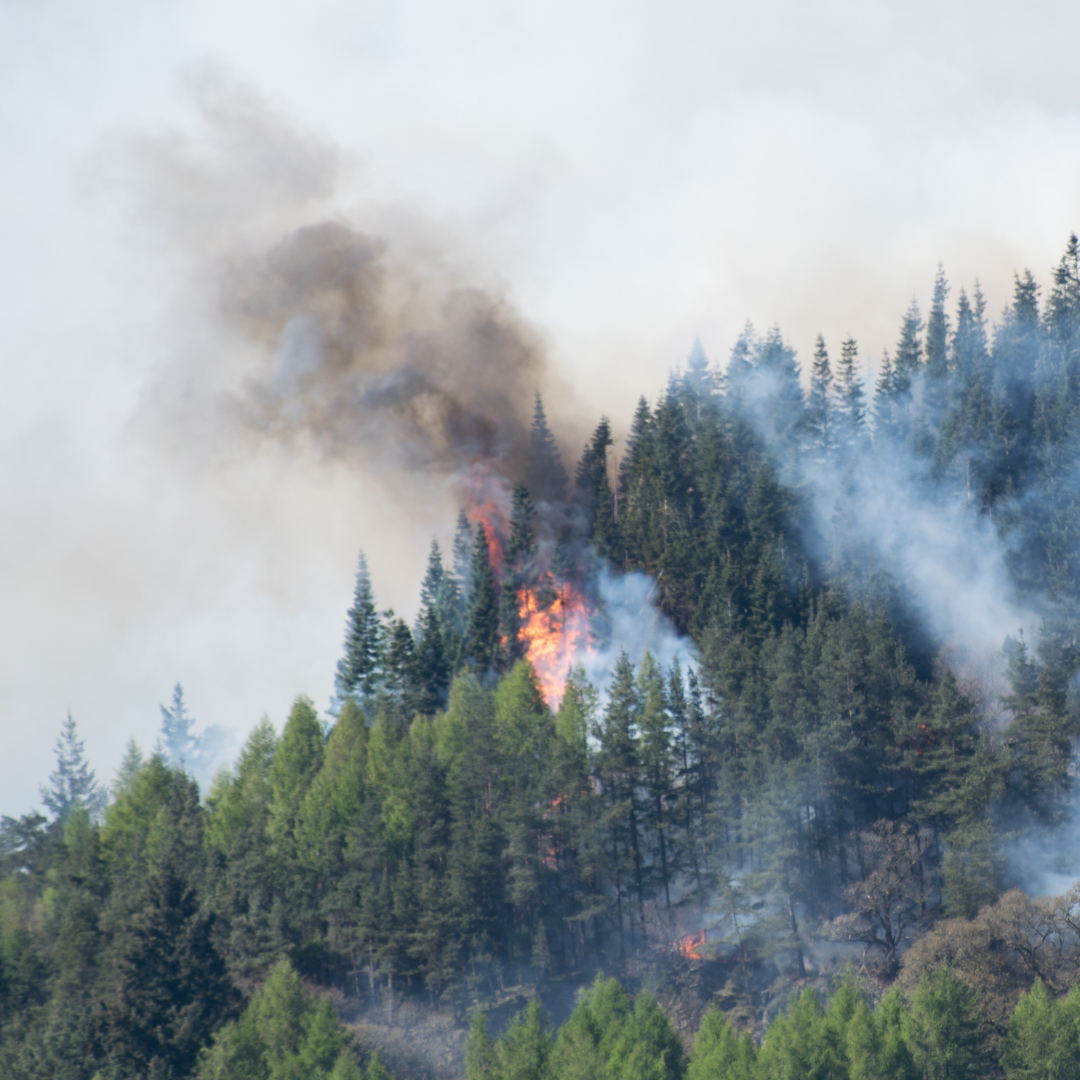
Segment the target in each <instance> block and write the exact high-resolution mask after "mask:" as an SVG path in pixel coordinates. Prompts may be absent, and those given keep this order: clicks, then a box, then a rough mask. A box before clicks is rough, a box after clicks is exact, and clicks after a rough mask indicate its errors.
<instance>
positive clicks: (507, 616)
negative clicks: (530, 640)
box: [499, 484, 536, 671]
mask: <svg viewBox="0 0 1080 1080" xmlns="http://www.w3.org/2000/svg"><path fill="white" fill-rule="evenodd" d="M535 516H536V512H535V511H534V510H533V505H532V500H531V499H530V498H529V489H528V488H527V487H525V485H524V484H515V485H514V491H513V495H512V507H511V511H510V539H509V540H508V542H507V545H506V563H505V566H504V567H503V580H502V588H501V591H500V597H499V641H500V645H501V649H500V667H501V668H502V670H503V671H509V670H510V669H511V668H512V667H513V666H514V664H515V663H516V662H517V661H518V660H520V659H521V658H522V656H523V655H524V652H523V645H522V642H521V640H520V633H521V619H520V616H519V615H518V608H519V606H520V599H519V597H518V591H519V590H520V589H521V588H522V586H524V585H526V584H529V583H530V582H531V580H532V578H533V558H534V556H535V554H536V541H535V539H534V536H533V519H534V518H535Z"/></svg>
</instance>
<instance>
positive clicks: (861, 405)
mask: <svg viewBox="0 0 1080 1080" xmlns="http://www.w3.org/2000/svg"><path fill="white" fill-rule="evenodd" d="M858 359H859V346H858V345H857V344H856V343H855V339H854V338H848V339H847V341H845V342H844V343H843V345H841V347H840V364H839V369H838V371H837V376H836V384H837V386H836V388H837V391H838V394H839V399H840V400H839V402H838V405H837V412H838V413H839V426H840V427H841V428H842V430H843V432H844V439H845V442H846V443H847V445H848V446H849V447H851V446H853V445H854V444H855V443H857V442H858V440H859V438H860V436H861V435H862V432H863V425H864V423H865V421H866V404H865V402H864V400H863V397H864V395H863V386H862V380H861V379H860V378H859V375H858V371H857V370H856V364H857V362H858Z"/></svg>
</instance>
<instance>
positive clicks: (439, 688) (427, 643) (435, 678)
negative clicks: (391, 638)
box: [413, 608, 450, 716]
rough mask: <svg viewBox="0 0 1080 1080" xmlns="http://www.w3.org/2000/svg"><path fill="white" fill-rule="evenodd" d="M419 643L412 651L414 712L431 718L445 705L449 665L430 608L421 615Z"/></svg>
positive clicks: (439, 632)
mask: <svg viewBox="0 0 1080 1080" xmlns="http://www.w3.org/2000/svg"><path fill="white" fill-rule="evenodd" d="M420 629H421V633H420V637H419V640H418V641H417V642H416V644H415V646H414V650H413V666H414V678H413V681H414V684H415V686H416V693H417V703H416V704H417V709H418V710H419V711H420V712H422V713H424V714H425V715H429V716H430V715H431V714H432V713H434V712H436V711H437V710H438V709H441V708H444V707H445V706H446V695H447V692H448V691H449V689H450V663H449V662H448V660H447V657H446V650H445V647H444V644H443V634H442V628H441V627H440V625H439V619H438V616H437V615H436V613H435V609H434V608H428V609H427V611H426V612H425V613H424V622H423V624H422V626H421V628H420Z"/></svg>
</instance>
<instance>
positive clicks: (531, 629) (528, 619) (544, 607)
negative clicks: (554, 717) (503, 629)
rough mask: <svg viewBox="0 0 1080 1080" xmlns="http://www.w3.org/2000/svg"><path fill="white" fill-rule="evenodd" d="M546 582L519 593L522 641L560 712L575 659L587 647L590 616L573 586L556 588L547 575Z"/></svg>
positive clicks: (548, 697)
mask: <svg viewBox="0 0 1080 1080" xmlns="http://www.w3.org/2000/svg"><path fill="white" fill-rule="evenodd" d="M545 579H546V580H545V581H544V582H543V583H542V584H541V585H539V586H528V585H523V586H522V587H521V589H520V590H519V591H518V598H519V601H520V604H519V607H518V617H519V618H520V620H521V629H520V631H519V638H520V640H521V641H522V642H523V643H524V644H525V656H526V657H527V659H528V660H529V662H530V663H531V664H532V666H533V670H534V671H535V672H536V677H537V679H538V680H539V681H540V688H541V690H543V692H544V700H545V701H547V703H548V705H549V706H550V707H551V708H552V709H557V708H558V707H559V703H560V702H561V701H562V698H563V694H564V693H565V692H566V679H567V677H568V676H569V674H570V669H571V668H572V667H573V665H574V659H575V657H576V656H577V654H578V652H579V651H580V650H582V649H584V648H586V647H587V646H588V640H589V616H588V612H587V611H586V608H585V601H584V600H583V599H582V597H581V595H580V593H578V592H577V590H576V589H575V588H574V587H573V586H572V585H570V584H569V583H567V582H563V583H562V584H561V585H558V586H556V585H555V584H554V582H553V579H552V577H551V575H550V574H545ZM545 594H546V596H545ZM547 598H550V599H548V602H547V603H545V602H544V600H545V599H547Z"/></svg>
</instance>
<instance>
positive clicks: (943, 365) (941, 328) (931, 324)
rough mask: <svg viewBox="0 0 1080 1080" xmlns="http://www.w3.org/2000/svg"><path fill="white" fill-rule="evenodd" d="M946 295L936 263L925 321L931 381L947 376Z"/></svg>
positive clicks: (945, 284) (927, 360) (928, 370)
mask: <svg viewBox="0 0 1080 1080" xmlns="http://www.w3.org/2000/svg"><path fill="white" fill-rule="evenodd" d="M948 294H949V285H948V282H947V281H946V280H945V270H944V268H943V267H942V265H941V263H938V268H937V275H936V276H935V277H934V295H933V299H932V300H931V302H930V316H929V318H928V319H927V320H926V374H927V376H928V377H929V378H931V379H944V378H945V376H946V375H948V374H949V316H948V314H947V313H946V311H945V297H946V296H948Z"/></svg>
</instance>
